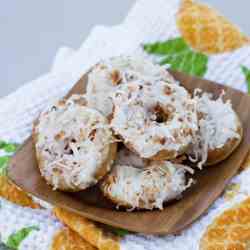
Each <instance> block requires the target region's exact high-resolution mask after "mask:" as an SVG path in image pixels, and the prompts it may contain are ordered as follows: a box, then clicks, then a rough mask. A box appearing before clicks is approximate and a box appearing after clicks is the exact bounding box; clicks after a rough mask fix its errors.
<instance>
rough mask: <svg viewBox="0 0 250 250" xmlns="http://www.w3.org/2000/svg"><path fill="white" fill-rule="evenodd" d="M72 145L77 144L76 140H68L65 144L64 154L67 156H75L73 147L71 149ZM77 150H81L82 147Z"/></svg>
mask: <svg viewBox="0 0 250 250" xmlns="http://www.w3.org/2000/svg"><path fill="white" fill-rule="evenodd" d="M70 143H76V139H74V138H72V139H70V140H68V141H67V142H66V143H65V146H64V153H65V154H67V155H73V154H74V152H73V150H72V149H71V147H70ZM77 149H78V150H79V149H80V147H77Z"/></svg>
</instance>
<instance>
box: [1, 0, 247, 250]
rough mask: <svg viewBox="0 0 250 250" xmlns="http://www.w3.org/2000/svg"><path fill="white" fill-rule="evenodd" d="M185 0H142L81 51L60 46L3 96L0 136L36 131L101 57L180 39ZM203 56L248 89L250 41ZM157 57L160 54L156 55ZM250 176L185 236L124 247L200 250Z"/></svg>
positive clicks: (209, 68)
mask: <svg viewBox="0 0 250 250" xmlns="http://www.w3.org/2000/svg"><path fill="white" fill-rule="evenodd" d="M187 1H189V0H187ZM181 2H182V1H181V0H168V1H166V0H137V1H136V3H135V5H134V7H133V8H132V9H131V11H130V12H129V14H128V16H127V17H126V18H125V20H124V22H123V23H122V24H120V25H117V26H114V27H104V26H98V27H95V28H94V29H93V30H92V32H91V33H90V34H89V36H88V38H87V39H86V40H85V41H84V42H83V44H82V46H81V47H80V48H79V49H78V50H77V51H74V50H72V49H70V48H62V49H60V50H59V52H58V54H57V56H56V58H55V61H54V63H53V65H52V68H51V72H49V73H48V74H46V75H44V76H41V77H40V78H38V79H36V80H34V81H32V82H30V83H27V84H25V85H24V86H23V87H21V88H19V89H18V90H17V91H16V92H14V93H12V94H10V95H9V96H6V97H4V98H2V99H1V100H0V124H1V125H0V138H1V139H4V140H9V141H13V142H18V143H20V142H22V141H23V140H24V139H25V138H27V136H29V135H30V133H31V127H32V121H33V120H34V118H35V117H36V116H37V115H38V113H39V112H40V111H41V110H43V109H44V108H46V106H47V105H48V104H49V103H51V102H52V101H54V100H55V99H58V98H60V97H62V96H63V95H64V94H65V93H67V91H68V90H69V89H70V88H71V87H72V86H73V85H74V84H75V83H76V81H77V80H79V79H80V77H81V76H82V75H83V74H84V73H85V72H86V71H87V70H88V69H89V68H90V67H91V66H92V65H93V64H95V63H96V62H98V60H100V59H102V58H106V57H112V56H116V55H120V54H143V55H146V53H145V51H143V48H142V45H143V44H146V43H154V42H164V41H168V42H170V43H171V41H174V42H177V41H179V40H178V39H179V38H181V33H180V30H179V28H178V26H177V24H176V13H177V11H178V10H179V9H180V5H181ZM181 39H182V38H181ZM166 46H168V45H166ZM185 53H187V54H188V55H191V57H193V59H192V60H193V63H194V59H195V60H196V59H197V58H198V57H199V56H200V54H199V55H197V54H196V53H197V52H196V51H194V50H192V49H191V48H189V49H185ZM201 54H202V53H201ZM202 56H203V57H202V58H205V59H206V60H205V61H204V65H203V66H204V67H205V68H206V70H205V71H204V74H203V75H202V76H203V77H205V78H207V79H210V80H214V81H217V82H219V83H222V84H227V85H230V86H232V87H235V88H237V89H241V90H242V91H246V90H247V88H246V86H247V85H246V78H245V75H244V73H243V71H242V67H241V66H243V65H244V66H245V67H247V68H250V46H242V47H241V48H239V49H235V50H233V51H230V52H226V53H220V54H213V55H209V56H206V55H202ZM152 58H153V59H155V60H158V59H159V58H158V57H157V56H155V55H154V56H153V57H152ZM170 64H171V62H170ZM248 181H250V171H249V170H246V171H244V172H243V173H241V175H240V176H237V177H235V178H234V180H233V182H237V183H240V186H241V188H240V192H239V194H238V195H237V196H236V197H235V198H234V199H232V200H229V201H228V200H225V199H224V198H223V197H221V198H219V199H218V200H217V201H216V202H215V204H214V205H213V207H212V208H210V210H209V212H208V213H207V214H206V215H204V216H203V217H202V218H201V219H200V220H199V221H197V222H196V223H195V224H194V225H192V226H191V227H190V228H189V229H187V230H185V231H184V232H182V233H181V234H180V235H178V236H174V235H172V236H166V237H156V236H145V235H135V234H131V235H128V236H126V237H125V238H124V239H123V240H122V242H121V248H122V249H127V250H131V249H135V250H139V249H140V250H156V249H166V250H177V249H178V250H196V249H198V246H199V239H200V237H201V235H202V233H203V231H204V230H205V229H206V226H207V225H208V224H209V223H210V222H211V221H212V219H213V218H214V217H215V216H216V215H218V214H219V213H221V212H222V211H224V210H225V209H226V208H228V207H231V206H232V205H233V204H235V203H236V202H239V201H241V200H242V199H244V198H246V197H247V196H249V194H250V189H249V188H248V187H249V185H248V184H247V182H248ZM0 212H1V211H0Z"/></svg>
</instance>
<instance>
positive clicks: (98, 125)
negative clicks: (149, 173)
mask: <svg viewBox="0 0 250 250" xmlns="http://www.w3.org/2000/svg"><path fill="white" fill-rule="evenodd" d="M33 138H34V142H35V149H36V156H37V160H38V167H39V169H40V172H41V174H42V176H43V177H44V178H45V180H46V181H47V183H48V184H50V185H52V186H53V188H54V189H59V190H64V191H72V192H75V191H79V190H83V189H86V188H87V187H89V186H91V185H94V184H96V183H97V181H98V180H99V179H101V178H102V177H103V176H104V175H105V174H106V173H107V172H108V171H109V170H110V169H111V165H112V163H113V160H114V159H115V155H116V143H115V142H114V139H113V136H112V131H111V129H110V128H109V125H108V122H107V119H106V118H105V117H104V116H103V115H102V114H101V113H100V112H98V111H96V110H94V109H91V108H88V107H86V100H85V98H84V97H83V96H80V95H74V96H72V97H71V98H69V99H68V100H62V101H59V102H57V103H56V104H55V105H53V106H52V107H51V108H50V109H49V110H48V111H46V112H44V113H42V114H41V115H40V117H39V119H38V121H37V122H36V124H35V125H34V128H33Z"/></svg>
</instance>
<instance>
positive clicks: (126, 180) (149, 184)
mask: <svg viewBox="0 0 250 250" xmlns="http://www.w3.org/2000/svg"><path fill="white" fill-rule="evenodd" d="M131 154H132V156H133V158H132V159H133V160H132V162H133V161H134V155H133V153H131ZM119 155H121V154H119ZM118 157H119V156H118ZM130 159H131V158H130ZM117 162H121V161H120V160H119V158H118V161H117ZM186 171H187V169H186V168H185V166H183V165H179V164H173V163H171V162H168V161H161V162H151V163H150V164H147V165H146V166H144V167H142V166H141V168H138V167H137V166H136V167H134V165H119V164H116V165H115V166H114V168H113V170H112V172H111V174H110V175H109V176H108V177H106V179H105V180H104V182H103V183H102V190H103V192H104V194H105V195H106V196H108V197H109V198H110V199H111V200H112V201H114V202H116V203H117V205H118V207H119V206H126V207H128V208H129V211H131V210H133V209H135V208H145V209H153V208H158V209H162V208H163V203H164V202H166V201H169V200H173V199H177V198H180V195H181V193H182V192H183V191H184V190H186V189H187V188H188V187H189V186H190V185H191V183H192V179H190V180H189V181H188V183H186V177H185V172H186Z"/></svg>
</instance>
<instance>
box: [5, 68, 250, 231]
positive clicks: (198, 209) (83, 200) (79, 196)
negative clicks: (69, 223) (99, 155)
mask: <svg viewBox="0 0 250 250" xmlns="http://www.w3.org/2000/svg"><path fill="white" fill-rule="evenodd" d="M172 73H173V75H174V77H175V78H176V79H177V80H178V81H180V83H181V85H183V86H184V87H185V88H187V89H188V90H189V91H190V92H193V90H194V89H195V88H201V89H202V90H204V91H208V92H211V93H213V94H214V95H215V96H218V95H219V94H220V93H221V91H222V89H224V90H225V93H226V98H229V99H230V100H231V101H232V104H233V107H234V109H235V110H236V112H237V113H238V115H239V117H240V119H241V121H242V123H243V128H244V138H243V141H242V143H241V144H240V146H239V147H238V149H237V150H236V151H235V152H234V153H233V154H232V155H231V156H230V157H229V158H228V159H227V160H225V161H223V162H222V163H220V164H218V165H217V166H213V167H207V168H205V169H204V170H202V171H196V173H195V176H194V178H195V179H196V181H197V182H196V184H195V185H193V186H192V188H190V189H189V190H188V191H187V192H185V193H184V195H183V198H182V199H181V200H178V201H174V202H172V203H170V204H167V205H166V206H165V207H164V209H163V210H162V211H158V210H155V211H134V212H126V211H118V210H116V209H115V207H114V205H113V204H111V203H110V202H108V201H107V200H106V199H105V198H104V197H103V196H102V194H101V193H100V191H99V190H98V188H97V187H93V188H90V189H88V190H86V191H83V192H79V193H74V194H72V193H64V192H59V191H53V190H52V188H51V187H50V186H48V185H47V184H46V182H45V181H44V180H43V178H42V177H41V175H40V173H39V170H38V167H37V162H36V158H35V153H34V147H33V143H32V139H31V138H29V139H28V140H27V141H26V142H25V143H24V144H23V145H22V147H20V149H19V150H18V152H17V153H16V154H15V155H14V157H13V158H12V160H11V163H10V166H9V171H8V175H9V178H10V179H11V180H12V181H13V182H14V183H15V184H16V185H17V186H19V187H20V188H21V189H23V190H24V191H26V192H28V193H30V194H32V195H34V196H36V197H38V198H40V199H42V200H45V201H47V202H49V203H51V204H53V205H55V206H59V207H63V208H65V209H68V210H70V211H72V212H75V213H77V214H80V215H82V216H84V217H86V218H89V219H92V220H94V221H98V222H101V223H105V224H108V225H112V226H115V227H119V228H124V229H127V230H130V231H134V232H140V233H147V234H169V233H176V232H179V231H180V230H182V229H184V228H186V227H187V226H188V225H190V224H191V223H192V222H194V221H195V220H196V219H197V218H199V217H200V216H201V215H202V214H203V213H204V212H205V211H206V210H207V209H208V207H209V206H210V205H211V204H212V203H213V202H214V201H215V199H216V198H217V197H218V196H219V195H220V194H221V193H222V192H223V190H224V188H225V186H226V184H227V183H228V181H229V180H230V179H231V178H232V177H233V176H234V175H235V174H236V173H237V171H238V170H239V168H240V166H241V164H242V162H243V160H244V158H245V157H246V156H247V153H248V152H249V149H250V112H249V110H250V109H249V107H250V97H249V96H248V95H246V94H244V93H242V92H239V91H237V90H234V89H232V88H228V87H225V86H222V85H219V84H216V83H214V82H211V81H207V80H203V79H199V78H195V77H191V76H187V75H185V74H183V73H179V72H172ZM87 77H88V76H87V74H86V75H84V76H83V78H82V79H81V80H80V81H78V82H77V84H76V85H75V86H74V87H73V89H72V90H71V91H70V93H69V94H68V95H67V97H68V96H70V95H72V94H75V93H84V91H85V87H86V82H87Z"/></svg>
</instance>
